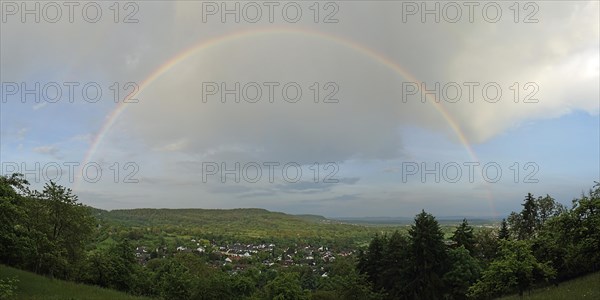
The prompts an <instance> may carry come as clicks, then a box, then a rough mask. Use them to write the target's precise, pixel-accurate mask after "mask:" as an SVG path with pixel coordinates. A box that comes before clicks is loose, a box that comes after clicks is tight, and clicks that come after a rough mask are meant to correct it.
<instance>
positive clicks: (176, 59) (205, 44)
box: [75, 28, 495, 211]
mask: <svg viewBox="0 0 600 300" xmlns="http://www.w3.org/2000/svg"><path fill="white" fill-rule="evenodd" d="M273 34H286V35H290V34H297V35H303V36H307V37H311V38H318V39H323V40H326V41H328V42H334V43H336V44H339V45H341V46H344V47H346V48H349V49H352V50H354V51H356V52H358V53H360V54H363V55H365V56H366V57H368V58H370V59H372V60H374V61H375V62H377V63H379V64H381V65H383V66H385V67H387V68H389V69H391V70H392V71H394V72H395V73H397V74H399V75H401V76H402V77H403V78H405V79H407V80H409V81H412V82H419V80H418V79H417V78H416V77H415V76H413V75H412V74H411V73H410V72H409V71H407V70H406V69H405V68H403V67H402V66H401V65H399V64H398V63H396V62H395V61H393V60H392V59H390V58H388V57H386V56H385V55H383V54H382V53H380V52H378V51H376V50H374V49H372V48H369V47H367V46H365V45H362V44H359V43H357V42H355V41H352V40H350V39H347V38H344V37H341V36H336V35H332V34H328V33H324V32H319V31H314V30H308V29H298V28H261V29H253V30H244V31H237V32H234V33H230V34H226V35H222V36H218V37H215V38H212V39H209V40H203V41H201V42H199V43H197V44H195V45H193V46H191V47H189V48H187V49H185V50H183V51H181V52H179V53H178V54H177V55H175V56H173V57H172V58H171V59H169V60H168V61H166V62H165V63H163V64H162V65H161V66H159V67H158V68H157V69H155V70H154V71H153V72H152V73H151V74H150V75H149V76H148V77H146V79H144V80H143V81H142V82H141V83H140V84H139V90H138V92H137V95H139V94H140V93H142V92H143V91H144V90H145V89H146V88H147V87H148V86H150V85H151V84H152V83H153V82H154V81H156V80H157V79H158V78H160V77H161V76H162V75H163V74H165V73H166V72H167V71H169V70H170V69H171V68H173V67H175V66H177V65H178V64H180V63H181V62H183V61H185V60H186V59H188V58H189V57H191V56H193V55H194V54H196V53H198V52H201V51H203V50H206V49H209V48H212V47H216V46H221V45H223V44H225V43H228V42H232V41H235V40H238V39H241V38H251V37H257V36H264V35H273ZM137 95H129V96H128V97H127V98H125V99H124V101H123V102H119V104H117V106H116V107H115V108H114V109H113V110H112V111H111V112H110V114H109V115H108V116H107V118H106V121H105V122H104V124H103V125H102V127H101V129H100V131H98V133H97V134H96V136H95V138H94V139H93V141H92V143H91V146H90V148H89V149H88V151H87V152H86V154H85V157H84V160H83V163H82V166H85V165H86V164H87V163H88V162H90V161H91V159H92V157H93V156H94V154H95V153H96V151H97V150H98V147H99V145H100V144H101V143H102V140H103V139H104V138H105V137H106V136H107V134H108V133H109V132H110V130H111V128H112V127H113V125H114V124H115V122H116V121H117V119H119V117H120V116H121V115H122V114H123V112H124V111H125V110H126V109H127V107H128V103H127V102H128V101H127V100H129V99H130V98H131V97H133V96H137ZM425 97H426V99H427V102H429V103H430V104H432V105H433V107H434V108H435V109H436V110H437V111H438V112H439V114H440V115H441V116H442V118H443V119H444V120H445V121H446V122H447V123H448V125H449V126H450V128H451V129H452V131H453V132H454V133H455V134H456V136H457V137H458V139H459V141H460V143H461V144H462V145H463V147H464V149H465V150H466V151H467V153H468V155H469V156H470V157H471V159H473V160H474V161H476V162H479V159H478V158H477V155H476V154H475V151H474V150H473V148H472V147H471V145H470V143H469V141H468V139H467V137H466V136H465V134H464V133H463V131H462V130H461V128H460V126H459V124H458V123H457V122H456V121H455V120H454V119H453V118H452V116H451V114H450V113H449V112H448V111H447V110H446V109H445V107H444V106H443V105H442V104H440V102H439V101H438V99H436V98H435V96H433V95H432V94H426V95H425ZM79 182H80V180H77V181H76V182H75V186H76V187H77V186H78V183H79ZM487 190H488V197H489V198H490V200H491V199H492V195H491V192H490V190H489V189H487ZM492 205H493V201H492ZM492 209H493V208H492ZM493 211H495V210H494V209H493Z"/></svg>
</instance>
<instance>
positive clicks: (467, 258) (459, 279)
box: [443, 246, 481, 299]
mask: <svg viewBox="0 0 600 300" xmlns="http://www.w3.org/2000/svg"><path fill="white" fill-rule="evenodd" d="M448 258H449V261H450V264H451V265H450V270H449V271H448V272H446V274H444V278H443V279H444V283H445V286H446V288H447V296H448V297H449V298H450V299H466V297H467V292H468V290H469V287H470V286H471V285H472V284H473V283H475V281H477V279H479V276H480V274H481V267H480V266H479V262H478V261H477V260H476V259H475V258H473V257H472V256H471V254H470V252H469V251H468V250H467V249H466V248H465V247H464V246H460V247H458V248H455V249H451V250H450V251H449V252H448Z"/></svg>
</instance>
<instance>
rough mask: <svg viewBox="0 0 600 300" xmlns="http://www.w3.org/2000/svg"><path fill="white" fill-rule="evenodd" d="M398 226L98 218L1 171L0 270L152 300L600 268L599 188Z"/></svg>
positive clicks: (169, 215)
mask: <svg viewBox="0 0 600 300" xmlns="http://www.w3.org/2000/svg"><path fill="white" fill-rule="evenodd" d="M216 215H219V217H216ZM395 229H398V227H376V228H375V227H367V226H357V225H349V224H340V223H338V222H335V221H331V220H327V219H325V218H323V217H320V216H311V215H309V216H290V215H286V214H282V213H274V212H269V211H266V210H262V209H239V210H195V209H180V210H166V209H165V210H161V209H159V210H156V209H135V210H116V211H110V212H109V211H104V210H99V209H94V208H91V207H87V206H85V205H82V204H81V203H80V202H79V200H78V198H77V196H76V195H74V194H73V192H72V191H71V190H69V189H67V188H65V187H62V186H60V185H57V184H55V183H53V182H49V183H47V184H46V185H45V186H44V188H43V189H42V191H35V190H31V189H30V188H29V184H28V183H27V181H26V180H25V179H24V177H23V176H22V175H20V174H14V175H12V176H1V177H0V263H2V264H4V265H9V266H13V267H16V268H19V269H23V270H28V271H32V272H35V273H38V274H41V275H46V276H48V277H53V278H59V279H65V280H69V281H75V282H79V283H86V284H91V285H97V286H100V287H107V288H111V289H115V290H119V291H124V292H127V293H129V294H132V295H142V296H148V297H153V298H159V299H490V298H495V297H499V296H502V295H508V294H514V293H519V294H523V293H527V291H529V290H530V289H532V288H534V287H538V286H545V285H553V284H554V285H558V284H560V282H562V281H564V280H568V279H571V278H575V277H578V276H582V275H584V274H588V273H592V272H597V271H599V270H600V251H599V249H600V185H599V184H596V185H595V186H594V187H593V188H592V189H591V190H590V191H589V192H587V193H585V194H582V195H580V196H579V197H578V198H576V199H574V200H573V202H572V204H571V206H570V207H565V206H563V205H562V204H560V203H558V202H557V201H555V200H554V199H553V198H552V197H551V196H549V195H546V196H538V197H536V196H534V195H532V194H527V195H526V196H525V199H524V200H522V210H521V211H520V212H513V213H512V214H510V215H509V216H507V218H506V219H505V220H503V221H502V223H501V224H500V226H498V227H495V228H475V227H473V226H472V225H470V224H469V221H468V220H466V219H465V220H463V222H462V223H461V224H460V225H458V226H457V227H456V228H454V229H453V230H452V234H451V236H450V237H448V236H447V235H446V236H445V234H444V232H443V230H442V227H441V226H440V224H439V223H438V221H437V220H436V218H435V217H434V216H433V215H431V214H429V213H427V212H425V211H422V212H421V213H419V214H418V215H416V216H415V218H414V222H413V224H412V225H411V226H410V227H407V228H406V230H405V229H404V227H403V228H400V229H399V230H395ZM175 247H177V249H175ZM252 249H256V250H252ZM236 251H237V252H236ZM253 251H254V252H253ZM14 280H18V278H0V299H1V298H6V299H13V298H15V299H18V291H15V290H14ZM599 288H600V287H599ZM15 293H17V294H16V295H15Z"/></svg>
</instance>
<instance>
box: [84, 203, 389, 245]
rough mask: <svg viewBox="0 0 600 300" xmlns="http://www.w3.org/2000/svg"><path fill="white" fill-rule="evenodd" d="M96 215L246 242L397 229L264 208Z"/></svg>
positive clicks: (362, 237) (359, 238)
mask: <svg viewBox="0 0 600 300" xmlns="http://www.w3.org/2000/svg"><path fill="white" fill-rule="evenodd" d="M94 212H95V215H96V216H97V217H98V218H99V219H100V220H102V221H104V222H107V223H108V224H113V225H120V226H123V227H132V228H138V229H140V230H145V231H148V230H149V228H161V230H164V231H165V232H169V233H178V234H179V235H190V236H193V235H198V236H200V235H201V236H205V237H210V236H213V237H214V236H221V237H236V238H248V239H288V238H299V239H302V238H311V239H313V240H315V239H319V240H323V241H328V240H337V241H340V240H346V241H352V242H353V243H363V242H366V241H369V240H370V239H371V238H372V237H373V235H374V234H375V232H382V231H387V232H391V231H393V230H395V229H398V227H378V228H370V227H367V226H358V225H351V224H345V223H341V222H340V221H335V220H329V219H327V218H325V217H322V216H317V215H288V214H285V213H280V212H271V211H268V210H265V209H257V208H243V209H127V210H112V211H101V210H94Z"/></svg>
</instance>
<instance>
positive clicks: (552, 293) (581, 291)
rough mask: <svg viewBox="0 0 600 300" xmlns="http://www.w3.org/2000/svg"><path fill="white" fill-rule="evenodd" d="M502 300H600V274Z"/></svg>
mask: <svg viewBox="0 0 600 300" xmlns="http://www.w3.org/2000/svg"><path fill="white" fill-rule="evenodd" d="M500 299H501V300H513V299H528V300H537V299H540V300H542V299H543V300H559V299H565V300H567V299H568V300H570V299H600V272H597V273H594V274H590V275H586V276H583V277H579V278H576V279H573V280H569V281H566V282H563V283H561V284H559V285H558V287H555V286H550V287H545V288H539V289H536V290H533V291H532V292H531V293H525V294H524V295H523V298H519V295H513V296H509V297H504V298H500Z"/></svg>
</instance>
